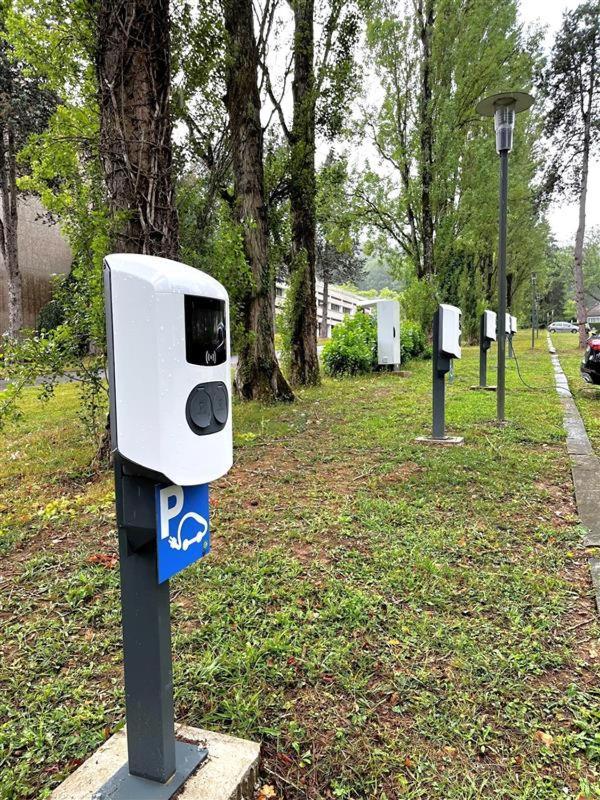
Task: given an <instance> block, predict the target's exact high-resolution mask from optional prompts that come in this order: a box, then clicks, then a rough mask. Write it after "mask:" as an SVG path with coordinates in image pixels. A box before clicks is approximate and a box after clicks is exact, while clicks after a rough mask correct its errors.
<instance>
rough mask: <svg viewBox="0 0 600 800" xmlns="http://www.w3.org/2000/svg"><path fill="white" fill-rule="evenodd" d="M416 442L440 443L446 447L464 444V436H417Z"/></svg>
mask: <svg viewBox="0 0 600 800" xmlns="http://www.w3.org/2000/svg"><path fill="white" fill-rule="evenodd" d="M415 442H419V444H440V445H442V446H445V447H452V445H457V444H464V443H465V439H464V436H444V437H443V438H441V439H439V438H438V439H436V438H435V437H434V436H417V438H416V439H415Z"/></svg>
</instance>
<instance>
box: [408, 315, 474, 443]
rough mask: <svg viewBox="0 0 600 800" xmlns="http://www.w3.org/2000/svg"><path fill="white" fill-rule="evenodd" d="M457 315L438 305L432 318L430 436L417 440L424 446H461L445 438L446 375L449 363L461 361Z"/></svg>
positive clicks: (458, 439) (458, 438) (456, 440)
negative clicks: (431, 411) (431, 407)
mask: <svg viewBox="0 0 600 800" xmlns="http://www.w3.org/2000/svg"><path fill="white" fill-rule="evenodd" d="M460 318H461V311H460V309H459V308H457V307H456V306H451V305H447V304H446V303H440V305H439V307H438V310H437V311H436V312H435V314H434V317H433V341H432V348H433V352H432V365H433V415H432V416H433V426H432V434H431V436H419V437H418V438H417V441H418V442H425V443H427V444H445V445H453V444H462V443H463V442H464V439H463V437H462V436H446V374H447V373H448V372H450V369H451V366H452V359H454V358H460V357H461V346H460V336H461V325H460Z"/></svg>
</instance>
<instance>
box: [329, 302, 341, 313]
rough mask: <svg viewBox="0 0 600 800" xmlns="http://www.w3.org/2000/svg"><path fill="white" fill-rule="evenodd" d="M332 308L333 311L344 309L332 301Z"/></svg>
mask: <svg viewBox="0 0 600 800" xmlns="http://www.w3.org/2000/svg"><path fill="white" fill-rule="evenodd" d="M330 308H331V310H332V311H341V310H342V309H341V308H340V307H339V306H338V305H336V303H332V304H331V305H330Z"/></svg>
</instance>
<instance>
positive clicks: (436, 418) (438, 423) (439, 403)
mask: <svg viewBox="0 0 600 800" xmlns="http://www.w3.org/2000/svg"><path fill="white" fill-rule="evenodd" d="M439 332H440V312H439V309H438V310H437V311H436V312H435V314H434V316H433V358H432V359H431V360H432V364H433V434H432V438H433V439H445V438H446V373H447V372H448V370H449V369H450V360H449V359H448V358H443V357H442V356H441V355H440V353H439V341H440V337H439Z"/></svg>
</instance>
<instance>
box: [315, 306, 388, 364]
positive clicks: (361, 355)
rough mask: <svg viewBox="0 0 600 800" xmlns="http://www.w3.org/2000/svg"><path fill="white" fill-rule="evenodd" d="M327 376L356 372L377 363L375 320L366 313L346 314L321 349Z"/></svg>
mask: <svg viewBox="0 0 600 800" xmlns="http://www.w3.org/2000/svg"><path fill="white" fill-rule="evenodd" d="M323 363H324V365H325V371H326V372H327V374H328V375H333V376H336V377H340V376H342V375H357V374H360V373H363V372H371V371H372V370H373V369H375V367H376V366H377V322H376V320H375V318H374V317H372V316H371V315H370V314H363V313H360V312H359V313H357V314H354V315H353V316H348V317H346V318H345V319H344V320H343V322H341V323H340V324H339V325H336V326H335V328H334V329H333V333H332V335H331V339H330V340H329V341H328V342H326V343H325V346H324V348H323Z"/></svg>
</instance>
